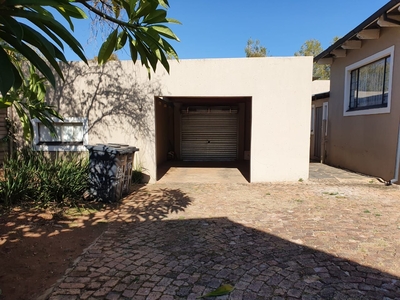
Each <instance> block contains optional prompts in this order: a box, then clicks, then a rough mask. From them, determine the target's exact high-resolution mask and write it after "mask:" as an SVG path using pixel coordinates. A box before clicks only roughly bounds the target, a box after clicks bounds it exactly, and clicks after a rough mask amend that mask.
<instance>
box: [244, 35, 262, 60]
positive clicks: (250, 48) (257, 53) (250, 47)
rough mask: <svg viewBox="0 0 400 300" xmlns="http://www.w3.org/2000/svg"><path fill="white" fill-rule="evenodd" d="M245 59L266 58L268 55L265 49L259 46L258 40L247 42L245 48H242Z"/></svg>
mask: <svg viewBox="0 0 400 300" xmlns="http://www.w3.org/2000/svg"><path fill="white" fill-rule="evenodd" d="M244 52H245V53H246V57H266V56H267V55H268V51H267V48H265V47H264V46H262V45H261V43H260V41H259V40H255V41H254V40H252V39H248V40H247V46H246V48H244Z"/></svg>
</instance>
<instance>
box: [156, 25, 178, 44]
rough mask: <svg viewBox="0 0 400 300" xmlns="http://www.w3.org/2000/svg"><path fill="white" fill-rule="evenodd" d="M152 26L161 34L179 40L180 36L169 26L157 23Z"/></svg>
mask: <svg viewBox="0 0 400 300" xmlns="http://www.w3.org/2000/svg"><path fill="white" fill-rule="evenodd" d="M151 28H152V29H154V30H155V31H157V32H158V33H159V34H161V35H163V36H165V37H167V38H170V39H173V40H176V41H179V38H178V37H177V36H176V35H175V33H173V32H172V30H171V29H169V28H168V27H167V26H164V25H156V26H151Z"/></svg>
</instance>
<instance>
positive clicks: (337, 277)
mask: <svg viewBox="0 0 400 300" xmlns="http://www.w3.org/2000/svg"><path fill="white" fill-rule="evenodd" d="M226 283H229V284H231V285H233V286H234V287H235V289H234V291H233V292H231V293H230V294H229V295H225V296H220V297H217V298H213V299H246V300H251V299H400V187H399V186H384V185H382V184H381V183H378V182H377V181H376V180H373V179H368V178H364V179H363V180H354V181H351V180H349V181H348V182H347V183H341V182H338V181H337V180H329V179H326V180H323V179H321V180H318V179H314V180H310V181H305V182H297V183H290V184H289V183H280V184H223V185H221V184H189V183H185V184H168V185H167V184H155V185H149V186H147V187H142V188H140V189H138V190H137V191H135V192H133V193H132V194H131V195H130V196H129V197H127V198H126V199H125V200H124V201H123V204H122V205H121V209H120V211H119V215H118V216H115V217H114V218H111V217H110V219H109V229H108V230H107V231H106V232H105V233H104V234H103V235H102V236H101V237H100V238H99V239H98V240H97V241H96V242H95V243H94V244H93V245H92V246H91V247H90V248H89V249H88V250H87V251H86V252H85V253H84V254H83V255H82V257H81V258H80V259H79V260H78V261H77V263H76V265H75V266H74V267H73V268H71V269H70V270H68V271H67V273H66V275H65V277H64V278H63V279H62V280H61V281H60V282H59V283H58V284H57V286H56V287H55V289H54V290H53V292H52V294H51V295H50V296H49V298H50V299H51V300H61V299H63V300H64V299H68V300H69V299H110V300H111V299H137V300H139V299H143V300H144V299H162V300H169V299H171V300H172V299H196V298H197V297H199V296H201V295H204V294H205V293H207V292H209V291H212V290H214V289H216V288H218V287H219V286H220V285H221V284H226ZM210 299H211V298H210Z"/></svg>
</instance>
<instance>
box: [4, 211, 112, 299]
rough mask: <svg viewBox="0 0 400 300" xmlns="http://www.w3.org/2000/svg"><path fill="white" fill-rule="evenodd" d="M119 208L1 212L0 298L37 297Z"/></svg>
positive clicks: (53, 281)
mask: <svg viewBox="0 0 400 300" xmlns="http://www.w3.org/2000/svg"><path fill="white" fill-rule="evenodd" d="M114 208H115V206H114V207H113V206H102V207H98V205H97V207H96V208H94V207H93V206H91V209H81V210H78V209H77V208H73V209H67V210H66V209H64V210H63V211H60V210H59V211H58V212H54V211H50V210H46V211H45V210H40V209H32V208H14V209H12V210H7V211H4V210H3V211H0V266H1V267H0V290H1V293H0V299H1V300H3V299H12V300H20V299H21V300H22V299H24V300H26V299H36V298H37V297H38V296H40V295H42V294H43V293H44V292H45V291H46V290H47V289H48V288H50V287H51V286H52V285H53V284H54V283H55V282H56V281H57V280H59V279H60V278H61V277H62V276H63V274H64V272H65V270H66V269H67V268H68V267H70V266H71V265H72V263H73V262H74V260H75V259H76V258H77V257H78V256H79V255H80V254H81V253H82V251H83V250H84V249H85V248H87V247H88V246H89V245H90V244H91V243H92V242H93V241H94V240H95V239H96V238H98V237H99V236H100V235H101V233H102V232H103V231H104V230H105V229H106V228H107V224H108V222H107V218H108V217H109V216H110V215H111V214H112V213H113V210H114Z"/></svg>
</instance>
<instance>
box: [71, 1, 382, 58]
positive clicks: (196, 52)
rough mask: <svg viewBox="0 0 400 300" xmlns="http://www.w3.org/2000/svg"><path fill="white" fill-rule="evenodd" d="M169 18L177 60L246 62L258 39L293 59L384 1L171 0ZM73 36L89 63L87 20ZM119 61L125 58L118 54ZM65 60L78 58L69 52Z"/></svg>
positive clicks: (93, 46)
mask: <svg viewBox="0 0 400 300" xmlns="http://www.w3.org/2000/svg"><path fill="white" fill-rule="evenodd" d="M169 2H170V6H171V7H170V9H169V11H168V16H169V17H170V18H174V19H178V20H179V21H181V22H182V25H171V29H172V30H173V31H174V32H175V33H176V34H177V35H178V37H179V38H180V40H181V41H180V42H179V43H172V45H173V46H174V48H175V50H177V52H178V55H179V57H180V59H193V58H233V57H245V53H244V48H245V46H246V43H247V40H248V39H249V38H252V39H253V40H257V39H258V40H260V42H261V45H263V46H264V47H266V48H267V50H268V53H269V55H270V56H292V55H293V54H294V53H295V52H296V51H298V50H299V49H300V47H301V45H302V44H303V43H304V42H305V41H306V40H308V39H317V40H319V41H320V42H321V44H322V46H323V48H324V49H325V48H327V47H328V46H329V45H330V44H331V41H332V39H333V37H334V36H339V37H341V36H344V35H345V34H346V33H348V32H349V31H350V30H351V29H353V28H354V27H356V26H357V25H358V24H360V23H361V22H362V21H364V20H365V19H366V18H367V17H369V16H370V15H371V14H373V13H374V12H375V11H377V10H378V9H379V8H380V7H382V6H383V5H384V4H386V3H387V2H388V0H347V1H346V0H336V1H326V0H319V1H317V0H304V1H296V0H279V1H276V0H253V1H249V2H247V1H243V0H241V1H239V0H231V1H228V0H197V1H193V0H169ZM75 24H76V28H75V34H74V35H75V37H76V38H77V39H78V40H79V41H80V42H81V43H82V45H83V46H84V48H85V54H86V56H87V57H88V58H93V56H95V55H97V51H98V48H99V46H100V44H99V43H98V42H97V43H96V42H89V43H88V39H89V37H90V26H89V24H90V21H80V22H79V23H77V22H75ZM117 55H118V57H119V58H120V59H121V60H122V59H129V54H128V53H127V52H126V51H124V50H122V52H121V51H120V52H117ZM66 57H67V59H68V60H77V59H78V58H77V57H76V56H74V55H73V53H72V52H71V51H69V50H68V49H67V51H66Z"/></svg>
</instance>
